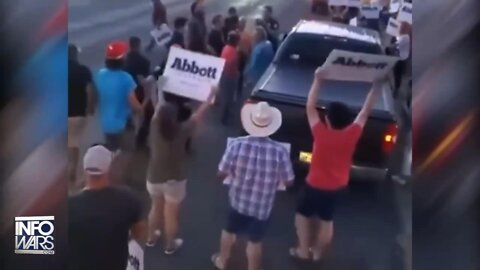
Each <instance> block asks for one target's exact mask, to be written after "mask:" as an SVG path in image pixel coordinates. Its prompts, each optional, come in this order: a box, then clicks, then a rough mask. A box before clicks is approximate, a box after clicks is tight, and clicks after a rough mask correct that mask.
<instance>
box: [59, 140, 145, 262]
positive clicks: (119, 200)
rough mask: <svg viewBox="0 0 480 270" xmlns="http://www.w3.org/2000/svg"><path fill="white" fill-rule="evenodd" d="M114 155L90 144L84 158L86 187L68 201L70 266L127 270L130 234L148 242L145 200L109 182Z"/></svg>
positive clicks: (140, 240)
mask: <svg viewBox="0 0 480 270" xmlns="http://www.w3.org/2000/svg"><path fill="white" fill-rule="evenodd" d="M112 159H113V154H112V152H111V151H110V150H108V149H107V148H106V147H104V146H102V145H94V146H92V147H90V148H89V149H88V150H87V152H86V154H85V156H84V159H83V168H84V171H85V174H86V186H85V188H84V189H83V190H82V191H81V192H80V193H78V194H76V195H73V196H72V197H70V198H69V200H68V240H69V260H68V262H69V267H70V269H74V270H75V269H79V270H80V269H112V270H114V269H115V270H117V269H118V270H125V269H126V267H127V260H128V241H129V234H130V235H131V236H132V237H133V238H134V239H135V240H137V241H138V242H139V243H140V244H142V243H143V242H144V241H145V228H146V223H145V222H144V220H143V218H142V208H143V207H142V203H141V200H140V199H139V198H137V196H136V195H135V194H133V192H132V191H130V190H128V189H127V188H124V187H119V186H111V185H110V165H111V163H112Z"/></svg>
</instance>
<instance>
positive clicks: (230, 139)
mask: <svg viewBox="0 0 480 270" xmlns="http://www.w3.org/2000/svg"><path fill="white" fill-rule="evenodd" d="M233 140H235V138H230V137H229V138H227V147H228V146H229V145H230V144H231V143H232V141H233ZM280 144H281V145H282V146H283V147H285V149H286V150H287V152H288V155H290V149H291V148H292V146H291V144H289V143H280ZM231 181H232V179H230V177H227V178H225V180H224V181H223V184H224V185H230V184H231V183H232V182H231ZM286 189H287V188H286V187H285V185H284V184H283V183H280V184H279V185H278V189H277V190H280V191H284V190H286Z"/></svg>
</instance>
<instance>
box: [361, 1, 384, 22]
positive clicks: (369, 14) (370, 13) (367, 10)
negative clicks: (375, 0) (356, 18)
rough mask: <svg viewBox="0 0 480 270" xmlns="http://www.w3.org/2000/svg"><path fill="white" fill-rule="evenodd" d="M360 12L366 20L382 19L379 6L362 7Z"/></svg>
mask: <svg viewBox="0 0 480 270" xmlns="http://www.w3.org/2000/svg"><path fill="white" fill-rule="evenodd" d="M360 12H361V14H362V16H363V17H365V18H366V19H378V18H380V6H378V5H375V4H373V5H366V6H362V8H361V9H360Z"/></svg>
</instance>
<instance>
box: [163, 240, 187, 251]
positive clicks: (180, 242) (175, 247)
mask: <svg viewBox="0 0 480 270" xmlns="http://www.w3.org/2000/svg"><path fill="white" fill-rule="evenodd" d="M182 246H183V239H180V238H177V239H175V240H173V247H172V248H169V249H165V250H164V253H165V255H173V254H175V253H177V251H178V250H179V249H180V248H181V247H182Z"/></svg>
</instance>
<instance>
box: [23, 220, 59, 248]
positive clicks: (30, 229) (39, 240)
mask: <svg viewBox="0 0 480 270" xmlns="http://www.w3.org/2000/svg"><path fill="white" fill-rule="evenodd" d="M53 221H54V217H53V216H37V217H15V253H17V254H37V255H53V254H55V250H54V247H55V246H54V237H53V232H54V230H55V227H54V225H53Z"/></svg>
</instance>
